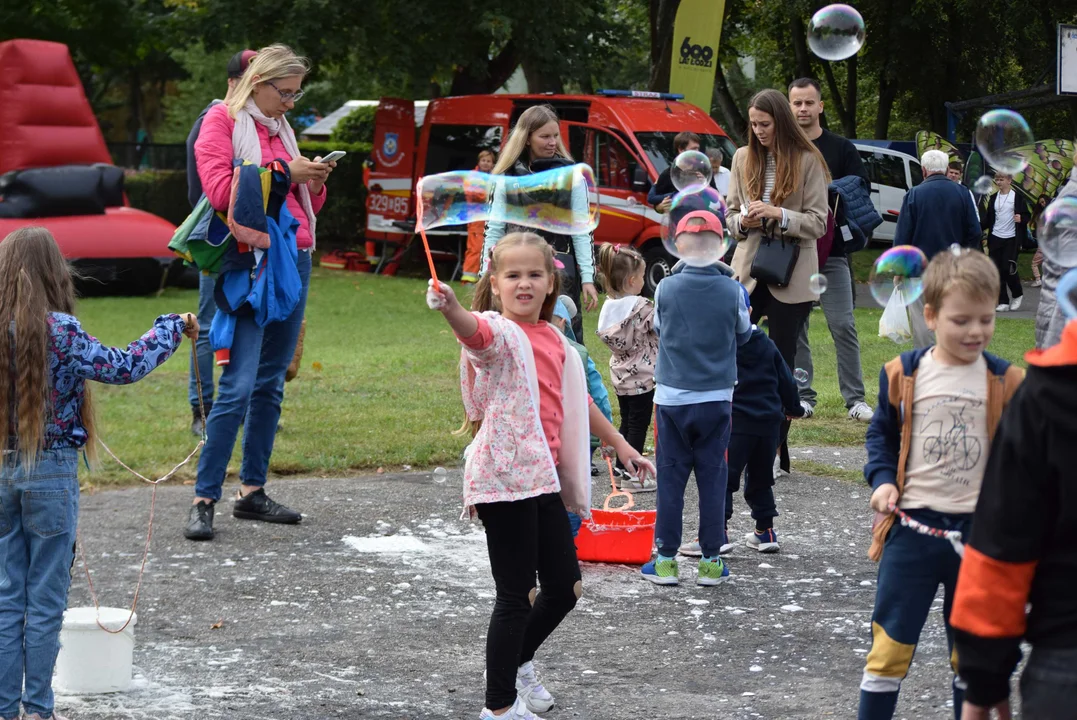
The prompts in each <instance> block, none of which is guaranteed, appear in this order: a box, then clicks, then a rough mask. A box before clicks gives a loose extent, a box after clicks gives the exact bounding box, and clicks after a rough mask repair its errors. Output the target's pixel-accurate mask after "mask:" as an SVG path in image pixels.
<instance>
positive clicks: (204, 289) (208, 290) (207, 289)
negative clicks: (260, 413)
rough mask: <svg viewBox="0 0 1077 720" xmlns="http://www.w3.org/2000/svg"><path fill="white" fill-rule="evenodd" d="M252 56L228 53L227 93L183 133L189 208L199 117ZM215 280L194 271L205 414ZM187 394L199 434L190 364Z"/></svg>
mask: <svg viewBox="0 0 1077 720" xmlns="http://www.w3.org/2000/svg"><path fill="white" fill-rule="evenodd" d="M255 55H257V53H256V52H255V51H254V50H240V51H239V52H237V53H236V54H235V55H233V56H232V59H231V60H229V61H228V66H227V70H228V92H226V93H225V95H224V100H214V101H213V102H211V103H210V104H209V105H207V106H206V109H205V110H203V111H202V114H201V115H199V116H198V119H197V120H195V121H194V127H192V128H191V132H190V134H189V135H188V136H187V199H188V200H190V202H191V207H192V208H193V207H194V206H195V205H197V204H198V201H199V199H201V197H202V181H201V179H199V177H198V164H197V162H196V161H195V157H194V144H195V142H196V141H197V140H198V135H199V133H201V131H202V120H204V119H205V117H206V113H207V112H209V109H210V108H211V107H213V106H214V105H217V104H219V103H222V102H228V96H229V95H230V94H231V93H232V89H233V88H234V87H235V86H236V83H238V82H239V79H240V78H241V77H243V73H244V72H246V71H247V66H248V65H249V64H250V62H251V58H253V57H254V56H255ZM216 282H217V278H216V276H211V275H207V274H205V273H199V274H198V325H199V327H200V328H201V330H200V331H199V333H198V340H197V342H196V343H195V347H196V348H197V349H198V370H199V374H201V376H202V399H203V401H204V402H205V407H206V415H207V416H208V415H209V411H210V408H211V407H212V406H213V368H214V367H215V364H214V362H213V350H212V349H211V348H210V346H209V326H210V325H211V324H212V323H213V316H214V315H216V314H217V304H216V303H215V302H214V301H213V286H214V284H215V283H216ZM187 395H188V399H189V400H190V402H191V415H192V416H193V418H194V419H193V420H192V421H191V432H192V433H194V434H195V435H198V436H201V435H202V414H201V412H199V408H198V386H197V383H196V382H195V372H194V366H192V367H191V377H190V381H189V382H188V391H187Z"/></svg>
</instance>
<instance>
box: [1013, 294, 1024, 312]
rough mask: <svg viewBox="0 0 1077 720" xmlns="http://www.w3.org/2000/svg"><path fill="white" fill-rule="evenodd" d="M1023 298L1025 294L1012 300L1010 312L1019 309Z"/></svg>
mask: <svg viewBox="0 0 1077 720" xmlns="http://www.w3.org/2000/svg"><path fill="white" fill-rule="evenodd" d="M1024 299H1025V296H1024V295H1022V296H1021V297H1015V298H1014V299H1013V302H1011V303H1010V312H1017V311H1018V310H1020V309H1021V301H1022V300H1024Z"/></svg>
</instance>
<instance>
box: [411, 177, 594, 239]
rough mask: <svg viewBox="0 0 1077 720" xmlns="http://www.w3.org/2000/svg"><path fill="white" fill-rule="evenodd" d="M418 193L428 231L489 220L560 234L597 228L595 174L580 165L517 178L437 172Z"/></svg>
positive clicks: (577, 232)
mask: <svg viewBox="0 0 1077 720" xmlns="http://www.w3.org/2000/svg"><path fill="white" fill-rule="evenodd" d="M419 192H420V194H421V196H422V203H423V214H422V218H421V223H422V227H423V228H424V229H426V230H431V229H433V228H439V227H446V226H451V225H466V224H468V223H473V222H487V221H494V222H503V223H512V224H514V225H522V226H525V227H529V228H535V229H537V230H545V231H547V232H551V233H556V234H558V235H578V234H582V233H588V232H591V231H593V230H594V229H595V228H596V227H598V216H599V205H598V192H597V191H596V189H595V176H594V172H593V171H592V170H591V168H590V167H588V166H587V165H585V164H583V163H580V164H577V165H568V166H565V167H561V168H553V169H551V170H545V171H543V172H540V173H534V174H533V175H521V176H511V175H488V174H486V173H481V172H477V171H474V170H470V171H455V172H447V173H439V174H437V175H428V176H426V177H424V178H422V179H421V180H420V181H419Z"/></svg>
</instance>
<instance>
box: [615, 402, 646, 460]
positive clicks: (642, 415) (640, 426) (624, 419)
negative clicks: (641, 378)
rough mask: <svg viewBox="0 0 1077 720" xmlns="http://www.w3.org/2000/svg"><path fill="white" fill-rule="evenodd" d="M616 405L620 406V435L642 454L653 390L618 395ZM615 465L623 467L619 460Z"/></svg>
mask: <svg viewBox="0 0 1077 720" xmlns="http://www.w3.org/2000/svg"><path fill="white" fill-rule="evenodd" d="M617 405H618V406H619V407H620V408H621V435H623V436H624V439H625V440H627V441H628V444H629V445H631V446H632V447H633V448H634V449H635V450H636V452H638V453H639V454H640V455H642V454H643V445H644V443H646V442H647V430H649V429H650V427H651V414H652V412H653V411H654V390H651V391H650V392H645V393H643V394H642V395H618V396H617ZM617 467H618V468H620V469H622V470H623V469H624V466H623V465H621V461H620V460H618V461H617Z"/></svg>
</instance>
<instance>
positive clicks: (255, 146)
mask: <svg viewBox="0 0 1077 720" xmlns="http://www.w3.org/2000/svg"><path fill="white" fill-rule="evenodd" d="M255 123H258V124H259V125H262V126H263V127H265V128H266V129H267V130H269V137H276V136H277V135H280V139H281V142H283V143H284V149H285V150H287V151H288V154H289V155H291V156H292V159H293V160H294V159H296V158H297V157H299V145H298V144H297V143H296V140H295V132H294V131H293V130H292V126H291V125H289V124H288V118H286V117H283V116H282V117H281V118H280V119H277V118H271V117H269V116H267V115H265V114H264V113H263V112H262V111H261V110H259V109H258V106H257V105H256V104H255V103H254V98H251V99H249V100H247V104H246V105H244V106H243V109H242V110H240V111H239V112H238V113H236V126H235V129H233V130H232V154H233V156H234V157H236V158H242V159H244V160H247V161H248V162H252V163H254V164H255V165H258V166H259V167H260V166H262V165H263V162H262V161H263V158H262V141H261V140H259V139H258V129H257V128H256V127H255V125H254V124H255ZM298 187H299V204H300V205H302V206H303V212H304V213H306V215H307V227H309V228H310V239H311V241H312V242H313V241H314V239H315V235H314V228H315V225H316V223H317V220H316V218H315V217H314V206H313V205H311V204H310V188H308V187H307V184H306V183H303V184H301V185H299V186H298ZM311 249H313V246H312V248H311Z"/></svg>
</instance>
